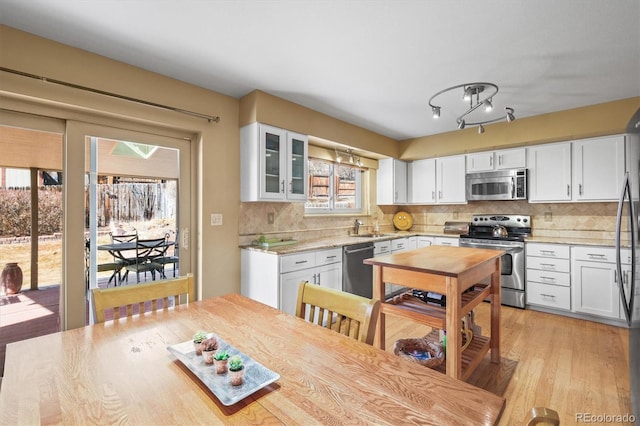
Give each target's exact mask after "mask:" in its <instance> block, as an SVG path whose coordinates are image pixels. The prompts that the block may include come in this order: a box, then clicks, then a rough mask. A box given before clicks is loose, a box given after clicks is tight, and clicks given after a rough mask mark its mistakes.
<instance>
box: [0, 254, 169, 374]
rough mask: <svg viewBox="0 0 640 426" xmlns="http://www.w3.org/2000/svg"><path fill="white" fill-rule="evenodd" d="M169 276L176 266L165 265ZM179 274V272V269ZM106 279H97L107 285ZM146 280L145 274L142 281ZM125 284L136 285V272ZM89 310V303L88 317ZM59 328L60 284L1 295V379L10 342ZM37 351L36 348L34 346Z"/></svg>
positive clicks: (55, 330)
mask: <svg viewBox="0 0 640 426" xmlns="http://www.w3.org/2000/svg"><path fill="white" fill-rule="evenodd" d="M166 274H167V278H173V267H171V266H169V267H167V268H166ZM176 276H178V271H176ZM107 280H108V279H107V278H104V279H100V280H99V281H98V287H100V288H106V286H107ZM150 280H151V275H150V274H149V276H148V277H147V279H146V280H145V278H144V274H141V275H140V281H141V282H144V281H150ZM124 284H125V285H135V284H136V282H135V275H134V276H132V277H129V281H128V283H127V282H125V283H124ZM88 314H89V309H88V306H87V318H88ZM58 331H60V286H59V285H51V286H46V287H42V288H40V289H38V290H28V289H27V290H25V289H24V286H23V290H22V291H21V292H20V293H18V294H13V295H10V296H0V378H1V377H2V376H3V375H4V359H5V353H6V349H7V344H9V343H12V342H17V341H20V340H26V339H30V338H33V337H38V336H43V335H45V334H50V333H56V332H58ZM34 350H35V349H34Z"/></svg>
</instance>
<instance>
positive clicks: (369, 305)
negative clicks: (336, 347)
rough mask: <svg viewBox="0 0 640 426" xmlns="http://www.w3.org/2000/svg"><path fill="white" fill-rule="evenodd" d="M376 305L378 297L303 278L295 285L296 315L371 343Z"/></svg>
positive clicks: (376, 317) (376, 313) (377, 304)
mask: <svg viewBox="0 0 640 426" xmlns="http://www.w3.org/2000/svg"><path fill="white" fill-rule="evenodd" d="M379 309H380V301H379V300H375V299H368V298H366V297H361V296H357V295H355V294H350V293H346V292H343V291H340V290H335V289H331V288H327V287H321V286H319V285H315V284H310V283H308V282H306V281H303V282H301V283H300V286H299V287H298V303H297V305H296V316H297V317H299V318H302V319H305V320H307V321H309V322H312V323H314V324H316V325H319V326H322V327H325V328H328V329H330V330H334V331H337V332H339V333H341V334H344V335H347V336H350V337H353V338H355V339H357V340H360V341H361V342H365V343H368V344H373V336H374V332H375V328H376V323H377V320H378V311H379ZM307 314H308V316H307ZM325 314H326V315H325Z"/></svg>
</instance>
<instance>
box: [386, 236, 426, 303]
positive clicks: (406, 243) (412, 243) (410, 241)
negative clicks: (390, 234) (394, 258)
mask: <svg viewBox="0 0 640 426" xmlns="http://www.w3.org/2000/svg"><path fill="white" fill-rule="evenodd" d="M417 244H418V241H417V238H416V237H403V238H395V239H393V240H391V253H392V254H395V253H400V252H403V251H407V250H415V249H416V247H417ZM402 290H407V288H406V287H404V286H400V285H397V284H388V285H386V286H385V296H389V295H390V294H394V293H400V292H401V291H402Z"/></svg>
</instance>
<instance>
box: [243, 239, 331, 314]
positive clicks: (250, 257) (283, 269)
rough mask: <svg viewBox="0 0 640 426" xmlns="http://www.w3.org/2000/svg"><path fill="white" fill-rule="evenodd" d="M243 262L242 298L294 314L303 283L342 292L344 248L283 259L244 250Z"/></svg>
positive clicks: (285, 256)
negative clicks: (300, 285)
mask: <svg viewBox="0 0 640 426" xmlns="http://www.w3.org/2000/svg"><path fill="white" fill-rule="evenodd" d="M241 262H242V265H241V268H242V270H241V293H242V295H243V296H246V297H249V298H251V299H254V300H257V301H259V302H262V303H265V304H267V305H269V306H272V307H274V308H277V309H280V310H282V311H284V312H286V313H289V314H292V315H295V309H296V302H297V297H298V285H299V284H300V282H301V281H309V282H310V283H313V284H318V285H321V286H323V287H330V288H334V289H337V290H342V248H341V247H338V248H333V249H327V250H317V251H308V252H302V253H294V254H288V255H281V256H278V255H277V254H273V253H266V252H263V251H260V250H250V249H243V250H242V253H241Z"/></svg>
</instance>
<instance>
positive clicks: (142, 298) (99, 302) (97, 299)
mask: <svg viewBox="0 0 640 426" xmlns="http://www.w3.org/2000/svg"><path fill="white" fill-rule="evenodd" d="M91 292H92V294H93V306H94V312H95V316H96V322H104V321H105V313H109V312H113V319H114V320H117V319H118V318H120V316H121V312H120V311H121V309H122V308H126V316H128V317H130V316H133V315H136V314H138V315H139V314H142V313H144V312H153V311H157V310H159V309H168V308H169V307H170V306H175V305H179V304H180V303H186V302H188V301H190V300H192V299H193V295H194V294H195V288H194V281H193V275H192V274H187V275H185V276H183V277H179V278H173V279H170V280H163V281H154V282H151V283H143V284H136V285H128V286H120V287H112V288H105V289H102V288H94V289H92V290H91Z"/></svg>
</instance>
